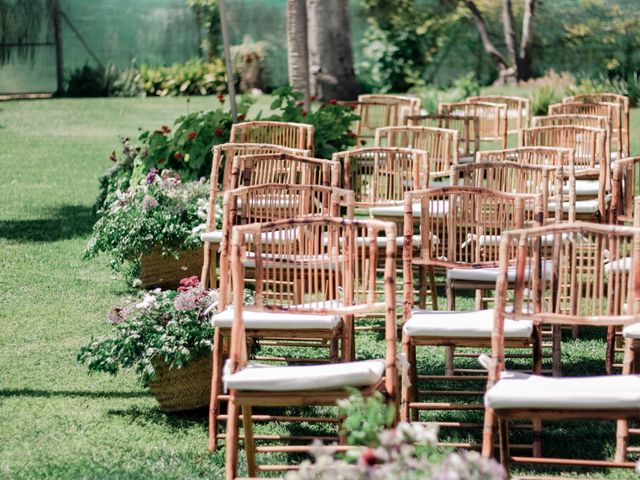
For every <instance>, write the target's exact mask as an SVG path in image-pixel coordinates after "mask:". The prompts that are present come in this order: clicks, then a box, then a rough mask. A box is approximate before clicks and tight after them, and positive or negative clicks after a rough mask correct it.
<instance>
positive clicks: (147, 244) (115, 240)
mask: <svg viewBox="0 0 640 480" xmlns="http://www.w3.org/2000/svg"><path fill="white" fill-rule="evenodd" d="M115 197H116V199H115V200H114V201H113V202H111V203H105V205H104V207H103V208H102V209H101V210H100V211H99V212H98V214H99V215H101V217H100V218H99V219H98V221H97V222H96V224H95V225H94V226H93V235H92V237H91V239H90V241H89V245H88V246H87V249H86V252H85V258H91V257H94V256H96V255H97V254H98V253H100V252H103V253H106V254H108V255H109V257H110V262H109V264H110V266H111V268H112V269H113V270H114V271H117V272H122V271H123V272H124V273H125V276H126V278H127V280H128V281H129V283H133V281H134V277H135V276H136V273H137V272H138V271H139V261H140V257H141V256H142V255H144V254H147V253H151V252H152V251H154V250H156V249H158V248H160V249H161V251H162V253H163V254H164V255H176V254H177V253H178V252H180V251H183V250H192V249H194V248H199V247H201V246H202V242H201V241H200V238H199V233H200V231H201V230H202V229H203V228H204V223H205V222H206V220H207V210H208V198H209V188H208V185H207V184H206V183H205V182H204V181H199V182H187V183H182V182H181V181H180V177H179V176H178V175H177V174H175V173H174V172H171V171H170V170H163V171H162V173H161V174H158V172H157V170H151V171H150V172H149V173H148V174H147V176H146V178H145V179H143V181H142V182H141V184H137V183H133V184H132V185H131V186H129V188H128V189H126V190H117V191H115ZM216 221H217V225H216V226H217V227H218V228H219V227H221V219H220V218H217V219H216Z"/></svg>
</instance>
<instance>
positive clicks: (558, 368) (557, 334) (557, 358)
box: [551, 325, 562, 377]
mask: <svg viewBox="0 0 640 480" xmlns="http://www.w3.org/2000/svg"><path fill="white" fill-rule="evenodd" d="M551 336H552V339H551V357H552V367H551V370H552V375H553V376H554V377H560V376H561V375H562V356H561V354H562V351H561V348H562V328H561V327H560V325H553V326H552V327H551Z"/></svg>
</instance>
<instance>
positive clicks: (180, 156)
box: [173, 152, 184, 160]
mask: <svg viewBox="0 0 640 480" xmlns="http://www.w3.org/2000/svg"><path fill="white" fill-rule="evenodd" d="M173 158H175V159H176V160H182V159H183V158H184V155H183V154H182V153H181V152H176V153H175V155H174V156H173Z"/></svg>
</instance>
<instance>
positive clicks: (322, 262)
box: [242, 252, 342, 270]
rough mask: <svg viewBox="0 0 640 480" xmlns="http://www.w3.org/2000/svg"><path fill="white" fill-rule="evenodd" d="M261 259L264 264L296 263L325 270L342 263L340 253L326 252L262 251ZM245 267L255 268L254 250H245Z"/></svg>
mask: <svg viewBox="0 0 640 480" xmlns="http://www.w3.org/2000/svg"><path fill="white" fill-rule="evenodd" d="M262 261H263V263H265V264H269V265H272V264H274V263H282V264H289V265H293V264H298V265H303V264H304V265H308V266H313V267H314V268H320V267H322V268H326V269H327V270H333V269H334V268H335V267H340V264H341V263H342V255H338V256H337V257H336V256H329V255H327V254H321V255H277V254H271V253H263V254H262ZM242 263H243V265H244V266H245V267H247V268H255V266H256V259H255V254H254V252H247V254H246V259H245V260H244V261H243V262H242Z"/></svg>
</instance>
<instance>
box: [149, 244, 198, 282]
mask: <svg viewBox="0 0 640 480" xmlns="http://www.w3.org/2000/svg"><path fill="white" fill-rule="evenodd" d="M203 262H204V252H203V249H202V248H197V249H195V250H188V251H183V252H180V257H179V259H178V260H176V259H175V258H174V257H172V256H170V255H162V253H161V252H160V250H156V251H154V252H153V253H150V254H147V255H143V256H142V258H141V259H140V282H141V283H140V287H142V288H164V289H175V288H177V287H178V285H179V284H180V280H182V279H183V278H186V277H191V276H193V275H196V276H200V273H201V270H202V263H203Z"/></svg>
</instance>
